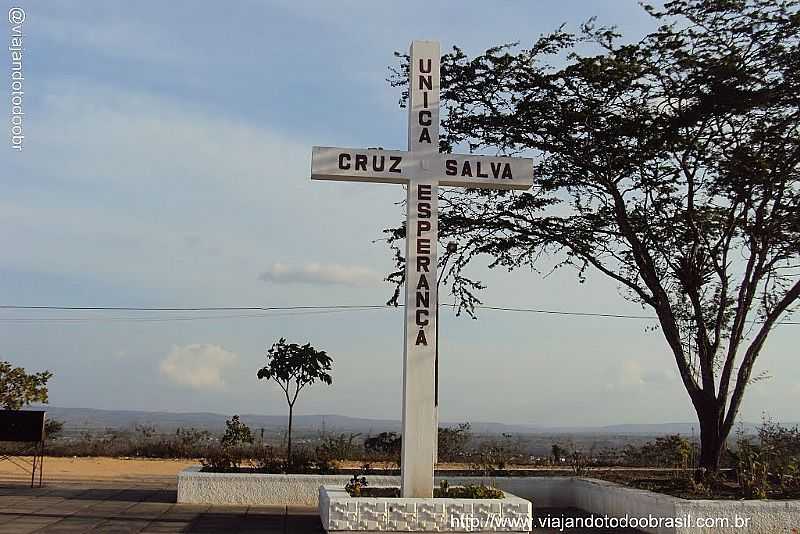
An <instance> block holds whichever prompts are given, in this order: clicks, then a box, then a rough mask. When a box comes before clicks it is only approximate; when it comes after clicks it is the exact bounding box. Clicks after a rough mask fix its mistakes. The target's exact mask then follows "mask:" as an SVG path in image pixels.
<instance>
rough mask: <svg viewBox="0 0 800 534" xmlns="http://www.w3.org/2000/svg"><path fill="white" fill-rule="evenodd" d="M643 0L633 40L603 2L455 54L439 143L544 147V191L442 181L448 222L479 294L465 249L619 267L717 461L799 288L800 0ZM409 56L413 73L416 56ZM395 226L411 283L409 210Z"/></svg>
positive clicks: (466, 302)
mask: <svg viewBox="0 0 800 534" xmlns="http://www.w3.org/2000/svg"><path fill="white" fill-rule="evenodd" d="M645 9H646V10H647V11H648V12H649V13H650V14H651V15H652V16H653V17H654V18H655V19H656V20H657V25H658V29H657V30H656V31H654V32H652V33H651V34H649V35H647V36H646V37H645V38H643V39H642V40H640V41H639V42H636V43H632V44H620V37H621V36H620V35H619V34H617V33H616V31H615V30H614V29H613V28H607V27H597V26H595V25H594V23H593V22H592V21H590V22H588V23H586V24H584V25H583V26H582V28H581V31H580V32H578V33H577V34H572V33H568V32H566V31H564V30H563V28H562V29H559V30H557V31H555V32H553V33H551V34H548V35H545V36H542V37H541V38H539V39H538V40H537V41H536V42H535V43H533V45H532V46H531V47H530V48H524V49H522V48H519V47H518V46H516V45H502V46H498V47H494V48H491V49H489V50H487V51H486V52H484V53H482V54H480V55H477V56H475V57H468V56H467V55H466V54H465V53H464V52H463V51H462V50H461V49H459V48H457V47H455V48H454V49H453V51H452V52H451V53H448V54H446V55H444V56H443V57H442V68H441V72H442V91H441V97H442V102H443V105H444V106H445V108H446V109H445V111H446V112H445V113H444V114H443V119H442V129H443V136H442V138H441V139H440V145H441V149H442V150H443V151H445V152H447V151H450V150H452V149H453V148H454V147H456V146H458V145H466V146H468V147H469V149H471V150H481V151H491V152H495V153H499V154H512V153H520V152H522V153H528V154H533V155H534V156H535V157H536V158H537V164H536V166H535V171H534V174H535V184H534V188H533V189H532V190H531V191H530V192H522V193H519V192H497V191H490V190H468V191H459V190H446V189H445V190H442V191H441V193H440V195H441V198H440V210H441V211H440V219H439V232H440V233H439V238H440V240H441V241H442V242H443V243H444V242H448V241H457V242H458V243H459V246H458V252H457V253H456V254H455V255H454V257H451V258H447V254H445V255H444V257H443V258H442V259H441V260H440V261H441V262H442V263H444V262H445V261H447V260H448V259H449V260H450V262H449V266H450V267H449V269H448V272H447V278H446V279H447V280H449V282H450V283H451V284H452V288H453V291H454V292H455V294H456V295H458V296H459V297H460V302H461V309H466V311H468V312H470V313H472V310H473V307H474V305H475V304H476V303H478V302H479V300H478V296H477V293H478V291H479V290H480V289H482V288H483V284H482V283H481V282H480V281H477V280H474V279H471V278H470V277H469V276H468V273H467V272H466V271H465V268H466V267H467V266H468V265H469V264H470V263H471V262H472V260H473V259H475V258H477V257H480V256H488V257H490V258H491V259H492V261H491V266H492V267H504V268H508V269H514V268H518V267H522V266H526V267H532V268H536V267H537V266H538V265H539V263H540V262H541V261H542V259H543V258H549V261H554V262H555V263H556V265H557V266H559V267H562V266H574V267H575V268H576V269H577V270H578V273H579V277H580V279H581V280H582V279H583V274H584V272H585V271H586V270H587V269H594V270H595V271H596V272H599V273H602V274H603V275H605V276H607V277H609V278H611V279H613V280H615V281H616V282H617V283H618V284H619V285H620V287H621V288H623V289H624V294H625V295H626V296H627V297H628V298H630V299H632V300H634V301H636V302H638V303H640V304H641V305H642V306H643V307H645V308H650V309H652V310H653V312H654V315H655V317H656V318H657V321H658V326H659V327H660V331H661V333H662V334H663V336H664V339H665V340H666V342H667V345H668V347H669V352H670V353H671V355H672V357H673V358H674V361H675V363H676V364H677V367H678V370H679V372H680V376H681V379H682V381H683V385H684V386H685V388H686V391H687V392H688V394H689V397H690V399H691V402H692V405H693V406H694V409H695V411H696V413H697V417H698V421H699V423H700V438H701V455H700V465H701V467H703V468H706V469H707V470H709V471H711V472H716V471H717V470H718V468H719V462H720V457H721V453H722V451H723V449H724V446H725V440H726V438H727V437H728V435H729V434H730V431H731V428H732V426H733V424H734V421H735V419H736V417H737V414H738V411H739V408H740V406H741V403H742V399H743V397H744V393H745V389H746V388H747V386H748V384H749V383H751V382H752V381H753V380H754V379H757V378H758V377H757V376H753V375H752V372H753V367H754V364H755V363H756V361H757V359H758V356H759V354H760V353H761V351H762V349H763V347H764V344H765V342H766V340H767V337H768V336H769V333H770V332H771V331H772V329H773V328H774V327H775V326H776V324H778V323H779V321H780V320H781V319H783V318H785V317H786V316H788V315H789V314H790V313H791V311H792V308H793V306H794V305H795V304H796V302H797V301H798V297H799V296H800V276H799V275H798V259H800V195H799V194H798V193H800V191H799V189H800V181H799V179H798V168H799V165H800V106H799V105H798V104H799V99H800V83H798V72H800V68H799V67H800V49H798V41H799V39H798V36H799V35H800V14H798V2H797V1H795V0H790V1H775V0H676V1H669V2H666V3H665V5H664V6H663V8H660V9H656V8H652V7H649V6H646V7H645ZM587 51H588V52H587ZM556 63H559V64H562V65H563V66H561V67H558V68H556V67H552V66H550V64H556ZM394 70H395V74H394V76H393V77H392V78H391V80H390V81H392V83H393V84H394V85H396V86H401V85H403V84H404V83H405V77H406V72H407V58H406V61H405V62H404V63H403V62H402V61H401V66H400V67H399V68H395V69H394ZM387 232H388V234H389V242H390V244H391V245H392V246H393V247H394V248H395V250H396V255H397V259H398V267H400V268H399V269H398V271H397V272H395V273H393V274H392V275H390V277H389V278H390V280H393V281H395V282H396V283H398V284H400V283H402V282H403V280H402V276H403V275H402V269H401V267H402V264H403V258H402V257H401V256H400V253H399V248H398V244H399V243H397V242H398V240H401V239H404V238H405V229H404V228H403V227H402V226H401V227H397V228H392V229H389V230H387ZM396 296H397V293H396V294H395V300H396Z"/></svg>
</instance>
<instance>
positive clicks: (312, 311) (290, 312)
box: [0, 304, 800, 326]
mask: <svg viewBox="0 0 800 534" xmlns="http://www.w3.org/2000/svg"><path fill="white" fill-rule="evenodd" d="M441 306H448V307H456V306H457V305H455V304H441ZM475 308H476V309H481V310H491V311H505V312H517V313H536V314H544V315H562V316H571V317H599V318H612V319H638V320H648V321H649V320H656V319H657V317H654V316H651V315H629V314H619V313H599V312H576V311H563V310H546V309H536V308H512V307H503V306H484V305H476V306H475ZM378 309H384V310H394V309H397V307H396V306H387V305H376V304H366V305H341V304H337V305H329V306H200V307H135V306H52V305H41V306H22V305H11V304H4V305H0V310H10V311H14V310H17V311H19V310H28V311H112V312H115V311H138V312H212V311H219V312H223V311H228V312H230V311H264V312H271V313H263V314H236V315H206V316H190V317H130V316H129V317H0V322H8V323H14V322H16V323H26V322H28V323H31V322H81V321H109V322H169V321H196V320H209V319H248V318H265V317H286V316H294V315H316V314H324V313H336V312H354V311H368V310H378ZM278 312H284V313H278ZM751 322H762V321H751ZM798 324H800V322H792V321H781V322H779V323H778V324H777V325H778V326H780V325H798Z"/></svg>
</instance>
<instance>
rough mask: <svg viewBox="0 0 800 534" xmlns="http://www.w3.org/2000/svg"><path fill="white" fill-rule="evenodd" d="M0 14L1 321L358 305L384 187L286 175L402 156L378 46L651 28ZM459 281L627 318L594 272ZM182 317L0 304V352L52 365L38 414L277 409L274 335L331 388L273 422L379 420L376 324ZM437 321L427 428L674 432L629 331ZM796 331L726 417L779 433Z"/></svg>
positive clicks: (626, 324)
mask: <svg viewBox="0 0 800 534" xmlns="http://www.w3.org/2000/svg"><path fill="white" fill-rule="evenodd" d="M13 5H20V6H21V7H22V8H23V9H24V10H25V12H26V20H25V22H24V24H23V28H24V47H25V49H24V74H25V99H24V106H25V119H24V120H25V122H24V126H25V136H26V137H25V143H24V150H23V151H22V152H18V151H16V150H13V149H11V148H10V147H8V143H6V146H4V147H3V148H2V149H0V150H2V152H0V154H1V155H0V160H2V173H0V250H2V254H0V301H1V302H0V304H19V305H77V306H81V305H83V306H94V305H105V306H247V305H259V306H287V305H328V304H381V303H383V302H385V300H386V299H387V298H388V296H389V295H390V292H391V290H390V288H389V287H388V286H387V285H386V284H385V283H383V282H381V278H382V277H383V276H384V275H385V274H386V273H387V272H389V270H390V269H391V267H392V261H391V255H390V253H389V251H388V250H387V249H386V246H385V244H384V243H382V242H380V241H377V242H376V240H378V239H380V237H381V230H382V229H383V228H386V227H388V226H392V225H395V224H397V223H398V221H400V220H401V219H402V216H403V215H402V211H401V207H400V206H398V205H396V203H397V202H398V201H400V200H402V198H403V190H402V188H401V187H399V186H392V185H375V184H353V183H312V182H311V181H310V179H309V166H310V154H311V146H312V145H332V146H336V145H338V146H383V147H386V148H399V149H403V148H405V143H406V114H405V112H404V111H403V110H401V109H399V107H398V105H397V101H398V97H399V92H398V91H397V90H396V89H393V88H391V87H390V86H389V85H388V84H387V83H386V81H385V79H386V77H387V76H388V67H389V66H390V65H392V64H394V62H395V58H394V55H393V53H394V52H395V51H405V50H407V48H408V46H409V43H410V42H411V40H413V39H432V40H439V41H441V43H442V48H443V49H447V48H449V47H450V46H452V45H454V44H455V45H459V46H461V47H462V48H464V49H465V50H466V51H467V52H469V53H474V52H478V51H480V50H483V49H485V48H487V47H490V46H493V45H496V44H499V43H505V42H511V41H520V42H521V43H522V44H523V45H524V44H526V43H530V42H532V41H533V40H534V39H535V38H536V37H537V36H538V35H539V34H541V33H543V32H547V31H550V30H552V29H555V28H556V27H558V26H559V25H560V24H562V23H566V25H567V28H572V29H575V28H577V26H578V25H579V24H580V23H581V22H582V21H584V20H586V19H588V18H589V17H591V16H597V17H598V19H599V21H600V22H603V23H614V24H617V25H619V27H620V29H621V30H622V31H623V32H624V33H625V35H626V36H629V38H630V39H638V38H639V37H641V36H642V35H643V34H644V33H645V32H647V31H648V30H649V29H651V28H652V27H653V24H652V21H651V20H650V19H649V18H648V17H647V16H646V14H645V13H644V11H643V10H642V9H641V8H640V7H639V6H638V4H637V3H636V2H635V1H628V0H614V1H611V0H609V1H592V2H589V1H575V0H559V1H549V0H548V1H538V2H530V1H525V2H523V1H505V2H490V3H487V2H467V1H463V2H415V1H411V2H403V3H389V2H368V1H363V2H361V1H358V2H357V1H338V2H296V1H289V0H286V1H275V2H255V1H238V2H226V3H222V2H215V3H211V2H135V3H134V2H119V1H114V2H106V1H104V2H100V1H97V2H92V1H83V2H80V3H77V2H57V1H48V2H46V3H45V2H23V3H21V4H10V3H7V2H4V6H5V7H6V9H5V10H4V13H5V12H6V11H7V10H8V8H10V7H11V6H13ZM4 17H5V14H4ZM6 27H7V28H8V26H6ZM9 32H10V29H9ZM3 48H5V47H3ZM6 57H7V59H6V68H7V69H8V68H9V67H10V65H9V64H8V62H9V58H8V56H6ZM474 274H476V275H477V276H479V277H480V278H482V279H483V280H484V281H485V282H487V283H488V285H489V289H488V290H487V291H486V292H485V294H484V301H485V302H486V304H489V305H496V306H512V307H527V308H543V309H556V310H573V311H594V312H610V313H634V314H641V313H642V310H641V309H640V308H638V307H637V306H635V305H633V304H630V303H628V302H626V301H625V300H623V298H622V297H620V296H619V294H618V291H617V288H616V287H615V285H614V284H612V283H610V282H608V281H606V280H605V279H603V278H600V277H597V276H595V277H590V278H589V281H588V282H587V283H586V284H583V285H579V284H578V283H577V281H576V277H575V275H574V273H572V272H569V271H563V272H558V273H556V274H554V275H552V276H550V277H549V278H547V279H543V278H542V277H541V276H540V275H538V274H535V273H531V272H528V271H521V272H514V273H511V274H509V273H505V272H489V271H488V270H486V269H483V267H482V266H480V265H477V266H476V267H475V269H474ZM450 299H452V297H449V296H446V295H443V296H442V300H443V302H448V301H450ZM206 315H213V314H206ZM219 315H235V314H231V313H228V314H219ZM239 315H244V314H239ZM249 315H254V314H253V313H250V314H249ZM260 315H267V314H260ZM186 316H187V314H185V313H173V314H157V315H154V314H146V313H137V312H126V313H118V314H116V315H114V316H113V317H114V318H115V319H114V320H109V318H110V317H111V315H109V314H100V313H94V312H88V311H87V312H63V311H61V312H57V311H53V312H47V313H45V312H33V311H8V310H5V311H3V310H0V358H2V359H7V360H10V361H12V362H14V363H16V364H19V365H24V366H25V367H27V368H29V369H31V370H37V369H44V368H47V369H51V370H53V371H54V373H55V377H54V378H53V380H52V387H51V402H52V403H53V404H55V405H58V406H82V407H96V408H111V409H143V410H174V411H214V412H220V413H237V412H239V413H241V412H245V413H265V414H281V413H284V411H285V406H284V401H283V398H282V396H281V392H280V390H279V389H278V388H277V387H275V386H272V385H270V384H267V383H264V382H259V381H258V380H257V379H256V371H257V369H258V368H259V367H260V366H261V365H262V363H263V361H264V356H263V355H264V351H265V349H266V347H267V346H269V345H270V344H271V343H272V342H274V341H275V340H277V338H279V337H280V336H286V337H287V338H289V339H290V340H296V341H301V342H303V341H306V340H308V341H311V342H312V343H313V344H314V345H315V346H317V347H318V348H322V349H325V350H327V351H328V352H329V353H330V354H331V355H332V356H333V357H334V359H335V370H334V385H333V387H330V388H329V387H326V386H315V387H313V388H312V389H311V390H309V391H308V393H306V394H304V396H303V397H302V398H301V400H300V401H299V403H298V406H297V408H296V413H338V414H345V415H353V416H361V417H381V418H399V417H400V410H401V405H400V397H401V385H402V380H401V372H402V314H401V313H400V312H399V311H397V310H376V311H363V312H338V313H326V314H302V315H286V314H283V315H280V314H272V315H268V316H259V317H253V316H249V317H224V318H216V319H201V320H182V319H183V318H185V317H186ZM165 317H171V318H173V319H179V320H170V321H165V320H164V318H165ZM153 318H157V319H158V320H157V321H152V320H150V319H153ZM30 319H35V320H30ZM41 319H47V321H42V320H41ZM54 319H59V320H54ZM63 319H67V320H63ZM119 319H124V320H119ZM143 319H147V320H143ZM441 320H442V323H441V336H442V339H441V361H442V371H441V373H442V386H441V416H442V418H443V419H444V420H448V421H480V420H495V421H505V422H515V423H534V424H543V425H544V424H558V425H571V424H581V425H583V424H597V425H601V424H610V423H635V422H666V421H690V420H692V419H693V413H692V410H691V406H690V404H689V400H688V397H687V396H686V394H685V392H684V391H683V389H682V386H681V384H680V381H679V380H678V379H677V371H676V369H675V364H674V362H673V361H672V359H671V357H670V355H669V353H668V352H667V348H666V344H665V343H664V341H663V340H662V338H661V336H660V334H659V333H658V332H647V331H646V327H647V326H649V325H650V323H649V322H648V321H641V320H624V319H616V320H615V319H601V318H578V317H562V316H548V315H535V314H513V313H503V312H492V311H483V312H481V313H480V316H479V319H478V320H470V319H466V318H456V317H454V316H453V315H452V313H450V312H448V311H443V312H442V319H441ZM798 328H800V327H797V326H784V327H782V328H779V329H778V330H777V331H776V332H775V333H774V334H773V336H772V338H771V339H770V341H769V342H768V344H767V347H766V349H765V350H764V353H763V355H762V357H761V364H760V368H759V370H768V371H769V372H770V374H771V375H772V376H773V378H772V379H771V380H768V381H764V382H760V383H757V384H756V385H754V386H753V387H752V388H751V391H750V393H749V396H748V398H747V400H746V402H745V405H744V409H743V416H744V418H746V419H749V420H757V419H758V418H759V417H760V414H761V412H762V411H767V412H769V413H770V414H771V415H772V416H774V417H776V418H779V419H791V418H792V417H793V416H796V413H793V410H792V409H791V407H792V406H795V407H796V406H797V405H798V403H799V402H800V381H798V376H800V373H798V365H800V364H798V361H797V358H796V357H793V356H796V349H795V350H791V349H790V347H791V346H792V345H791V344H792V343H794V344H795V346H796V343H797V340H798V337H797V336H798V332H800V330H797V329H798ZM795 418H796V417H795Z"/></svg>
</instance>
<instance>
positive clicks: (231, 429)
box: [220, 415, 253, 447]
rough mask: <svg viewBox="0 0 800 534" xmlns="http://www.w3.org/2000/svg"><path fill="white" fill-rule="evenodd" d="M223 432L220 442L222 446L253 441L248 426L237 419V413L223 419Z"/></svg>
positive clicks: (232, 445) (233, 445)
mask: <svg viewBox="0 0 800 534" xmlns="http://www.w3.org/2000/svg"><path fill="white" fill-rule="evenodd" d="M225 427H226V428H225V434H224V435H223V436H222V441H221V442H220V443H221V444H222V446H223V447H235V446H237V445H243V444H245V443H253V433H252V432H251V431H250V427H249V426H247V425H246V424H244V423H242V422H241V421H240V420H239V416H238V415H234V416H233V417H231V418H230V419H228V420H227V421H225Z"/></svg>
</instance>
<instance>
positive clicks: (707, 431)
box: [697, 401, 727, 476]
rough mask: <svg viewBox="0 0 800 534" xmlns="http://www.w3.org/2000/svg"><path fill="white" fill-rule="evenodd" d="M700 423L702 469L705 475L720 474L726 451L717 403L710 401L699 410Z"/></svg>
mask: <svg viewBox="0 0 800 534" xmlns="http://www.w3.org/2000/svg"><path fill="white" fill-rule="evenodd" d="M697 419H698V421H699V422H700V465H699V467H700V469H701V470H704V471H705V473H704V474H705V475H706V476H708V475H713V474H716V473H717V472H719V467H720V460H721V459H722V451H723V450H724V449H725V438H726V437H727V436H724V435H723V433H722V417H721V413H720V409H719V407H718V406H717V403H716V402H715V401H708V402H707V403H706V404H705V405H704V406H703V407H702V408H700V409H698V410H697Z"/></svg>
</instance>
